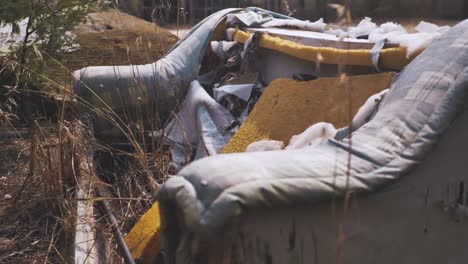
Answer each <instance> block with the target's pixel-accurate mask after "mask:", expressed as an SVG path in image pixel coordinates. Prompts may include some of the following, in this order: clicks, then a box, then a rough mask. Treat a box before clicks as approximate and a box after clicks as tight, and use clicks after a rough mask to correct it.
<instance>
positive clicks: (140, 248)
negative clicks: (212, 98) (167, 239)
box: [125, 202, 161, 263]
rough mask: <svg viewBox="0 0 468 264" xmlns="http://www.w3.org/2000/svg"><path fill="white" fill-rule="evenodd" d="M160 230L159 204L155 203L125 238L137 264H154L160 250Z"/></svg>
mask: <svg viewBox="0 0 468 264" xmlns="http://www.w3.org/2000/svg"><path fill="white" fill-rule="evenodd" d="M160 228H161V222H160V218H159V204H158V203H157V202H155V203H154V204H153V206H152V207H151V209H149V210H148V211H147V212H146V213H145V214H144V215H143V216H142V217H141V218H140V220H138V222H137V223H136V224H135V226H134V227H133V228H132V230H131V231H130V233H128V235H127V236H126V237H125V242H126V243H127V245H128V247H129V249H130V251H131V252H132V256H133V258H134V259H136V260H138V263H156V257H157V255H158V253H159V250H160V249H161V232H160Z"/></svg>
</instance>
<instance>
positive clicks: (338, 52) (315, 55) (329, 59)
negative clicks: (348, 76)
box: [234, 30, 420, 70]
mask: <svg viewBox="0 0 468 264" xmlns="http://www.w3.org/2000/svg"><path fill="white" fill-rule="evenodd" d="M251 35H252V34H251V33H248V32H244V31H242V30H236V33H235V35H234V39H235V40H236V41H237V42H240V43H245V42H246V41H247V40H248V39H249V37H250V36H251ZM259 46H260V47H262V48H266V49H270V50H275V51H278V52H281V53H284V54H287V55H289V56H293V57H296V58H299V59H302V60H307V61H313V62H317V61H319V62H320V63H324V64H344V65H355V66H373V64H372V61H371V56H370V50H366V49H337V48H331V47H314V46H307V45H303V44H299V43H296V42H294V41H291V40H286V39H282V38H279V37H273V36H269V35H267V34H263V35H262V37H261V38H260V42H259ZM419 53H420V52H419ZM419 53H415V54H414V55H413V56H411V57H409V58H408V57H406V48H404V47H395V48H384V49H382V50H381V52H380V56H379V67H381V68H384V69H394V70H401V69H402V68H403V67H405V66H406V65H407V64H408V63H410V62H411V61H412V60H413V59H414V58H415V57H416V56H417V55H419Z"/></svg>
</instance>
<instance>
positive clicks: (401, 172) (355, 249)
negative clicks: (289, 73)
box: [157, 20, 468, 263]
mask: <svg viewBox="0 0 468 264" xmlns="http://www.w3.org/2000/svg"><path fill="white" fill-rule="evenodd" d="M467 134H468V20H465V21H463V22H461V23H459V24H458V25H456V26H455V27H453V28H452V29H451V30H450V31H449V32H448V33H446V34H445V35H444V36H443V37H442V38H440V39H437V40H434V42H433V43H432V44H431V45H430V46H429V47H428V48H427V49H426V50H425V51H424V52H423V53H422V54H421V55H419V56H418V57H416V58H415V59H414V60H413V61H412V62H411V63H410V64H409V65H408V66H406V67H405V68H404V69H403V70H402V71H401V72H400V73H399V74H398V75H397V76H396V77H395V78H394V80H393V82H392V84H391V87H390V89H389V91H388V93H387V95H386V97H385V99H384V101H383V102H382V103H381V105H380V108H379V110H378V112H377V113H376V114H375V115H374V116H373V118H372V119H371V120H370V121H369V122H368V123H366V124H364V125H363V126H362V127H360V128H358V129H357V130H356V131H354V132H352V133H350V134H349V135H348V136H346V137H344V138H343V139H340V140H338V139H332V140H329V141H327V142H324V143H321V144H319V145H316V146H313V147H308V148H303V149H299V150H292V151H267V152H255V153H235V154H221V155H216V156H213V157H208V158H203V159H201V160H198V161H195V162H193V163H191V164H189V165H188V166H186V167H184V168H183V169H182V170H181V171H179V172H178V174H177V176H174V177H172V178H171V179H170V180H168V181H167V182H166V183H165V184H164V185H163V186H162V189H161V190H160V191H159V193H158V194H157V199H158V202H159V208H160V213H161V230H162V242H163V254H162V255H164V258H165V261H166V263H227V262H232V263H330V262H333V261H338V262H339V263H465V262H466V259H467V258H468V253H467V251H466V250H465V245H466V244H467V243H468V214H467V208H468V207H467V204H468V200H467V197H468V193H467V190H466V184H467V183H468V175H467V173H466V156H467V155H468V150H467V149H468V148H467V146H468V137H466V135H467Z"/></svg>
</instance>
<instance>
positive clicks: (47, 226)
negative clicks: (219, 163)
mask: <svg viewBox="0 0 468 264" xmlns="http://www.w3.org/2000/svg"><path fill="white" fill-rule="evenodd" d="M75 33H76V35H77V39H76V40H77V42H78V43H79V44H80V49H79V50H77V51H74V52H70V53H66V54H64V55H63V58H59V59H56V60H54V61H55V62H54V63H55V64H54V65H49V68H48V70H47V75H48V76H47V77H48V79H49V81H46V82H45V84H44V87H43V89H42V90H41V91H40V93H41V94H46V95H48V96H51V95H52V96H53V97H58V98H60V100H59V101H57V102H55V105H54V108H56V109H58V110H57V111H56V113H55V115H56V116H55V117H54V118H53V120H55V121H50V120H51V119H50V118H39V119H36V118H35V120H34V121H33V122H32V123H22V122H21V120H14V121H15V122H13V123H14V127H13V126H12V123H10V122H9V121H8V119H6V118H2V119H5V120H4V122H2V123H1V128H2V129H1V130H0V144H1V145H2V146H3V147H2V149H1V150H0V263H65V262H69V261H70V260H71V259H72V257H73V250H74V249H73V247H72V246H73V240H74V232H75V224H76V222H77V215H76V210H77V208H76V207H77V202H78V201H79V200H80V199H77V191H78V190H81V189H82V188H83V187H84V186H82V184H83V183H82V182H81V181H80V180H79V179H80V178H86V184H87V185H88V186H89V188H88V190H90V191H89V192H88V193H87V198H86V201H89V202H93V203H94V204H96V203H97V202H99V201H102V200H106V201H108V203H109V204H110V207H111V210H112V212H113V214H114V215H115V217H116V218H117V222H118V223H119V227H120V229H121V230H122V232H123V233H124V234H125V233H127V232H128V231H129V230H130V228H131V227H132V226H133V225H134V223H135V222H136V221H137V220H138V219H139V217H140V216H141V215H142V214H143V213H144V212H145V211H146V210H147V209H148V208H149V206H150V205H151V203H152V195H153V193H154V191H155V190H156V189H157V188H158V186H159V184H161V183H162V182H163V181H164V180H165V179H166V178H167V177H168V175H169V172H170V166H169V157H168V155H167V153H166V150H164V149H162V148H161V147H159V146H154V145H153V146H152V147H150V148H148V147H146V146H143V144H144V142H142V141H141V140H140V139H142V138H144V135H143V132H141V131H140V130H135V129H133V128H130V127H125V128H121V130H122V131H126V133H127V134H126V137H127V138H128V141H129V144H127V146H124V147H115V146H107V145H106V146H104V145H102V144H100V143H98V142H96V141H95V139H94V137H93V133H92V130H91V128H90V127H89V126H87V125H86V118H85V117H84V116H82V115H81V114H80V113H79V112H78V111H75V108H76V106H75V105H74V103H73V102H72V101H70V100H69V98H68V97H63V91H68V90H69V89H70V87H69V83H70V80H71V73H72V72H73V71H74V70H77V69H79V68H82V67H85V66H88V65H93V66H95V65H126V64H145V63H151V62H154V61H156V60H158V59H159V58H161V57H162V56H163V55H164V54H165V53H166V52H167V50H168V49H169V48H170V47H171V46H172V45H173V44H174V43H175V41H176V40H177V38H176V37H175V36H174V35H172V34H171V33H169V32H168V31H166V30H164V29H161V28H159V27H158V26H156V25H154V24H152V23H149V22H146V21H143V20H140V19H138V18H135V17H132V16H129V15H126V14H123V13H121V12H119V11H116V10H109V11H106V12H102V13H95V14H92V15H91V16H90V18H89V19H88V22H87V23H86V24H83V25H81V26H79V27H78V28H77V29H76V31H75ZM51 88H53V89H51ZM4 114H5V115H6V114H8V113H2V117H3V115H4ZM112 116H113V115H110V119H111V120H110V121H111V123H113V124H115V125H116V126H119V125H120V124H119V123H118V122H116V121H115V119H113V118H112ZM5 117H7V116H5ZM9 117H10V118H13V119H15V117H14V116H9ZM6 121H8V122H6ZM91 165H92V166H91ZM96 190H98V191H96ZM94 216H95V219H96V222H95V223H93V229H94V232H95V234H96V236H97V237H99V239H98V240H97V241H98V242H99V255H100V256H101V257H102V259H106V261H107V262H110V263H114V262H115V263H118V262H121V261H122V256H121V254H120V252H119V250H118V249H117V244H116V242H115V241H116V240H115V238H114V234H113V233H112V231H111V229H110V225H109V222H108V220H107V218H106V213H103V212H101V211H99V210H95V211H94ZM96 246H97V245H96Z"/></svg>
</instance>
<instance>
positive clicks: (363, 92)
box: [222, 73, 394, 153]
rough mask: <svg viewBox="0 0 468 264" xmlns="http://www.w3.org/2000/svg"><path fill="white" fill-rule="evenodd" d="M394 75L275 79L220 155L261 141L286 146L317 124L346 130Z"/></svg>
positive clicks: (243, 148)
mask: <svg viewBox="0 0 468 264" xmlns="http://www.w3.org/2000/svg"><path fill="white" fill-rule="evenodd" d="M393 75H394V74H393V73H379V74H369V75H357V76H348V77H342V78H340V77H332V78H319V79H317V80H313V81H308V82H299V81H294V80H290V79H278V80H275V81H273V82H272V83H271V84H270V85H269V86H268V87H267V88H266V90H265V92H264V93H263V95H262V96H261V97H260V99H259V101H258V102H257V104H256V105H255V107H254V109H253V110H252V112H251V113H250V115H249V116H248V118H247V119H246V121H245V122H244V123H243V124H242V126H241V127H240V128H239V130H238V131H237V133H236V134H235V135H234V136H233V137H232V139H231V140H230V141H229V142H228V144H226V146H225V147H224V149H223V151H222V152H223V153H232V152H244V151H245V149H246V148H247V146H248V145H249V144H250V143H252V142H256V141H259V140H262V139H273V140H280V141H283V142H284V143H285V145H288V143H289V140H290V139H291V137H292V136H293V135H297V134H300V133H302V132H303V131H304V130H305V129H307V128H308V127H309V126H311V125H313V124H315V123H317V122H328V123H332V124H333V125H334V126H335V127H336V128H341V127H345V126H347V125H349V123H350V119H351V118H352V117H353V116H354V115H355V114H356V113H357V111H358V110H359V107H361V105H363V104H364V103H365V102H366V100H367V99H368V98H369V97H370V96H371V95H373V94H375V93H378V92H380V91H382V90H384V89H386V88H388V87H389V86H390V84H391V80H392V78H393ZM349 109H351V114H350V113H349Z"/></svg>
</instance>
